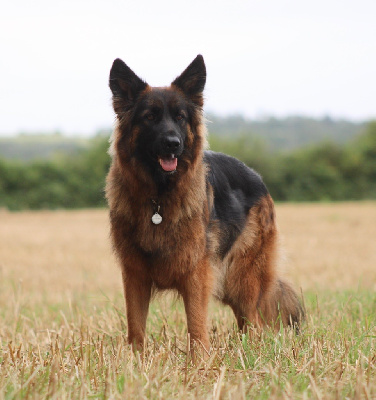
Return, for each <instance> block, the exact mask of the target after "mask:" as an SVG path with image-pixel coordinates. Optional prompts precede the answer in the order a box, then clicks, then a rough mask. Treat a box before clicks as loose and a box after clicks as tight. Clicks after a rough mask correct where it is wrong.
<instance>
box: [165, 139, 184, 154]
mask: <svg viewBox="0 0 376 400" xmlns="http://www.w3.org/2000/svg"><path fill="white" fill-rule="evenodd" d="M179 146H180V139H179V138H178V137H176V136H167V137H165V138H164V140H163V147H164V150H165V151H167V152H170V153H175V152H176V150H177V149H178V148H179Z"/></svg>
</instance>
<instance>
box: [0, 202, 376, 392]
mask: <svg viewBox="0 0 376 400" xmlns="http://www.w3.org/2000/svg"><path fill="white" fill-rule="evenodd" d="M276 208H277V221H278V225H279V230H280V237H281V240H280V241H281V248H282V251H281V263H280V269H281V271H283V272H282V273H283V274H284V275H286V276H287V277H288V278H289V279H290V280H291V281H292V282H293V283H294V285H295V286H296V288H298V290H299V292H301V293H302V296H303V301H304V305H305V308H306V311H307V318H306V322H305V324H304V325H303V329H302V331H301V333H300V334H299V335H295V334H294V333H293V332H291V331H290V330H283V329H280V331H279V333H278V334H274V333H273V332H270V331H268V330H265V331H263V332H258V331H256V330H252V329H251V330H250V333H248V334H246V335H244V334H241V333H239V332H237V330H236V326H235V319H234V318H233V316H232V314H231V312H230V310H229V309H227V308H225V307H224V306H222V305H220V304H218V303H216V302H213V303H212V304H211V307H210V316H209V325H210V328H211V341H212V347H213V349H212V352H211V354H210V357H209V359H208V360H206V361H202V362H198V363H197V364H195V365H194V364H192V363H191V362H190V359H189V357H187V356H186V354H187V346H186V335H187V332H186V324H185V314H184V307H183V306H182V304H181V302H180V300H179V299H176V298H175V297H173V296H170V295H162V296H158V297H157V298H156V299H154V300H153V303H152V304H151V307H150V314H149V318H148V324H147V335H148V340H147V348H146V351H145V352H144V354H143V355H141V356H140V355H139V354H133V352H132V351H131V350H130V348H129V346H128V345H127V344H126V334H127V326H126V319H125V316H124V312H125V310H124V302H123V294H122V286H121V278H120V270H119V268H118V267H117V264H116V260H115V258H114V256H113V255H112V253H111V246H110V241H109V223H108V215H107V211H106V210H82V211H53V212H52V211H41V212H19V213H9V212H7V211H0V399H1V398H6V399H8V398H9V399H11V398H25V399H26V398H36V399H39V398H55V399H70V398H80V399H81V398H82V399H84V398H105V399H107V398H114V399H116V398H119V399H120V398H136V399H139V398H152V399H166V398H203V399H212V398H213V399H245V398H265V399H269V398H294V399H296V398H297V399H299V398H323V399H326V398H345V397H348V398H369V399H371V398H376V328H375V323H376V239H375V238H376V203H374V202H364V203H363V202H362V203H339V204H280V205H277V206H276Z"/></svg>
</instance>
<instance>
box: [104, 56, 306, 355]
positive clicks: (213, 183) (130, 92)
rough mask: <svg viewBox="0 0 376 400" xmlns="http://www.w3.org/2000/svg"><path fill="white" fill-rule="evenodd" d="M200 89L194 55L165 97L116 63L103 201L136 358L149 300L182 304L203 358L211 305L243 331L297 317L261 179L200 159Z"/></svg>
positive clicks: (222, 158)
mask: <svg viewBox="0 0 376 400" xmlns="http://www.w3.org/2000/svg"><path fill="white" fill-rule="evenodd" d="M205 81H206V69H205V64H204V60H203V58H202V56H200V55H199V56H197V57H196V59H195V60H194V61H193V62H192V63H191V64H190V65H189V66H188V67H187V69H186V70H185V71H184V72H183V73H182V74H181V75H180V76H179V77H178V78H176V79H175V80H174V81H173V82H172V84H171V85H170V86H168V87H164V88H158V87H151V86H149V85H148V84H147V83H146V82H144V81H143V80H141V79H140V78H139V77H138V76H137V75H135V74H134V72H133V71H132V70H131V69H130V68H129V67H128V66H127V65H126V64H124V62H123V61H121V60H119V59H117V60H115V61H114V63H113V66H112V69H111V73H110V88H111V90H112V93H113V107H114V111H115V113H116V127H115V130H114V134H113V138H112V147H111V153H112V165H111V168H110V171H109V174H108V176H107V185H106V196H107V200H108V204H109V208H110V220H111V237H112V242H113V246H114V250H115V252H116V254H117V256H118V259H119V262H120V265H121V270H122V277H123V283H124V294H125V300H126V307H127V319H128V339H129V342H130V343H131V344H133V345H134V346H135V347H136V348H142V346H143V343H144V338H145V326H146V318H147V313H148V307H149V302H150V299H151V296H152V292H153V290H165V289H173V290H175V291H177V292H178V293H179V294H180V295H181V296H182V298H183V300H184V306H185V311H186V314H187V324H188V332H189V333H190V338H191V340H192V343H196V344H197V343H200V344H201V345H202V346H203V347H204V348H205V349H206V350H209V349H210V342H209V335H208V328H207V310H208V302H209V297H210V295H214V296H215V297H216V298H218V299H219V300H221V301H222V302H223V303H225V304H227V305H229V306H230V307H231V308H232V310H233V312H234V314H235V317H236V319H237V322H238V325H239V328H240V329H244V328H245V327H246V326H247V325H248V324H254V325H256V326H260V327H262V326H264V325H265V324H269V325H273V324H275V323H276V321H279V320H280V321H281V322H282V323H283V324H285V325H293V326H294V327H297V326H298V324H299V321H300V320H301V318H302V315H303V313H302V308H301V306H300V303H299V301H298V299H297V296H296V294H295V292H294V290H293V289H292V288H291V286H290V285H289V284H288V283H286V282H285V281H283V280H281V279H279V278H278V276H277V273H276V268H275V264H276V252H277V229H276V222H275V212H274V205H273V201H272V199H271V197H270V195H269V193H268V191H267V188H266V187H265V185H264V183H263V182H262V179H261V178H260V176H259V175H258V174H257V173H256V172H255V171H253V170H252V169H250V168H248V167H247V166H245V165H244V164H243V163H241V162H240V161H238V160H236V159H234V158H232V157H230V156H227V155H224V154H220V153H215V152H211V151H204V148H205V145H206V128H205V123H204V118H203V90H204V86H205ZM155 215H157V217H158V218H159V217H160V216H161V217H162V221H161V222H160V223H158V224H156V223H154V222H153V221H152V218H153V216H155ZM158 218H157V219H156V220H155V219H154V221H157V222H159V221H158ZM159 219H160V218H159Z"/></svg>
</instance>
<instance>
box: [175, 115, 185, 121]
mask: <svg viewBox="0 0 376 400" xmlns="http://www.w3.org/2000/svg"><path fill="white" fill-rule="evenodd" d="M183 118H184V116H183V115H182V114H178V115H177V116H176V119H177V120H178V121H181V120H182V119H183Z"/></svg>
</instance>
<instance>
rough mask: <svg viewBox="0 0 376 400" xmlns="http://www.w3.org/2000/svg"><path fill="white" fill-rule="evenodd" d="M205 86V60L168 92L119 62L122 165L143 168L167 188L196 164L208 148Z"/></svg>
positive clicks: (115, 69)
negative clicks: (173, 180)
mask: <svg viewBox="0 0 376 400" xmlns="http://www.w3.org/2000/svg"><path fill="white" fill-rule="evenodd" d="M205 81H206V69H205V63H204V59H203V57H202V56H201V55H198V56H197V57H196V58H195V59H194V60H193V62H192V63H191V64H190V65H189V66H188V67H187V68H186V69H185V71H184V72H183V73H182V74H181V75H180V76H179V77H177V78H176V79H175V80H174V81H173V82H172V83H171V85H170V86H168V87H163V88H159V87H151V86H149V85H148V84H147V83H146V82H144V81H143V80H142V79H140V78H139V77H138V76H137V75H136V74H135V73H134V72H133V71H132V70H131V69H130V68H129V67H128V66H127V65H126V64H125V63H124V62H123V61H122V60H120V59H116V60H115V61H114V63H113V65H112V68H111V72H110V88H111V91H112V94H113V97H112V99H113V107H114V111H115V113H116V116H117V122H118V123H117V128H116V130H115V137H114V138H113V152H114V153H115V154H116V155H117V156H118V157H119V158H120V161H121V162H123V165H127V167H129V165H131V166H133V167H135V168H140V167H144V168H145V169H146V170H147V171H148V173H149V175H150V176H151V177H152V179H154V180H156V181H157V182H159V181H162V182H164V181H166V180H168V179H169V177H171V176H172V175H179V173H180V174H182V173H184V172H185V171H186V170H187V169H188V168H189V166H190V165H192V163H194V161H195V160H196V159H197V158H198V157H199V155H200V153H202V148H203V145H204V143H205V129H204V125H203V117H202V107H203V90H204V86H205ZM140 164H141V165H140Z"/></svg>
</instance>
